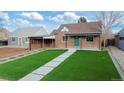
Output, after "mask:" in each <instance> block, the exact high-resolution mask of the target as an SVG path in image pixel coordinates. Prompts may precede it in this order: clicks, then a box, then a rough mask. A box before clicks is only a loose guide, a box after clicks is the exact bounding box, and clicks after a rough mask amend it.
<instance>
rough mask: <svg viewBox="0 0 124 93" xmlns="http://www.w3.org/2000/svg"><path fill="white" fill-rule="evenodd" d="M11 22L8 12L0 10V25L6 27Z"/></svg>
mask: <svg viewBox="0 0 124 93" xmlns="http://www.w3.org/2000/svg"><path fill="white" fill-rule="evenodd" d="M8 22H9V16H8V13H5V12H0V27H4V28H6V26H7V25H8Z"/></svg>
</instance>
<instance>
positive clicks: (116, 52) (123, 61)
mask: <svg viewBox="0 0 124 93" xmlns="http://www.w3.org/2000/svg"><path fill="white" fill-rule="evenodd" d="M110 50H111V53H112V55H113V56H114V58H115V59H116V60H117V61H118V63H119V65H120V67H121V69H122V70H123V72H124V51H122V50H120V49H118V48H117V47H110Z"/></svg>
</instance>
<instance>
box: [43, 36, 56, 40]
mask: <svg viewBox="0 0 124 93" xmlns="http://www.w3.org/2000/svg"><path fill="white" fill-rule="evenodd" d="M43 39H55V36H44V37H43Z"/></svg>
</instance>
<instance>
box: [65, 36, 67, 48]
mask: <svg viewBox="0 0 124 93" xmlns="http://www.w3.org/2000/svg"><path fill="white" fill-rule="evenodd" d="M65 47H66V48H67V36H66V41H65Z"/></svg>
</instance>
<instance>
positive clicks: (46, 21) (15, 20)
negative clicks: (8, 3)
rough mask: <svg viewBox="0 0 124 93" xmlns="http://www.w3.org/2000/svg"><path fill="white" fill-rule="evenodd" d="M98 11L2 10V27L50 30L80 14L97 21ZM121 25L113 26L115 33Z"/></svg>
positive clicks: (11, 29) (76, 18)
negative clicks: (43, 28) (37, 27)
mask: <svg viewBox="0 0 124 93" xmlns="http://www.w3.org/2000/svg"><path fill="white" fill-rule="evenodd" d="M97 14H98V12H96V11H9V12H7V11H6V12H3V11H1V12H0V27H4V28H7V29H8V30H9V31H10V32H13V31H15V30H16V29H19V28H24V27H33V26H43V27H45V28H46V30H47V31H48V32H51V31H53V30H54V29H57V28H58V27H59V26H60V25H61V24H67V23H77V20H78V19H79V17H80V16H83V17H85V18H86V19H87V21H88V22H90V21H95V20H96V15H97ZM123 24H124V21H123V20H122V22H121V25H119V26H117V27H113V28H112V31H113V32H114V33H116V32H118V31H120V30H121V29H122V28H123Z"/></svg>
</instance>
